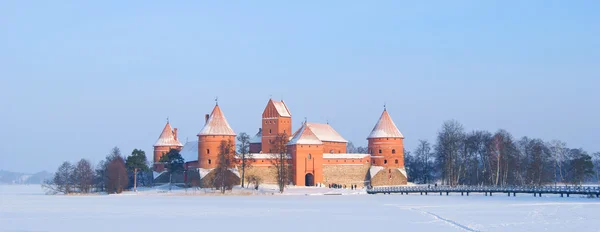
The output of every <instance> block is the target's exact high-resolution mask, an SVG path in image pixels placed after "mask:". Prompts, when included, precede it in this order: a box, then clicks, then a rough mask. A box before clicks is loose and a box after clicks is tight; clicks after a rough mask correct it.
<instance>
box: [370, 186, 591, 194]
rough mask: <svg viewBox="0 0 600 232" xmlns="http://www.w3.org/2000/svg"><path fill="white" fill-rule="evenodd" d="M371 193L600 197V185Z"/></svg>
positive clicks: (399, 189)
mask: <svg viewBox="0 0 600 232" xmlns="http://www.w3.org/2000/svg"><path fill="white" fill-rule="evenodd" d="M367 193H369V194H379V193H382V194H392V193H395V194H402V195H403V194H406V195H408V194H411V193H412V194H421V195H428V194H432V193H433V194H439V195H443V194H446V195H449V194H450V193H460V194H461V196H464V195H467V196H469V193H483V194H485V195H486V196H493V195H494V194H506V195H507V196H509V197H510V196H511V195H512V196H513V197H515V196H517V193H527V194H533V196H534V197H538V196H539V197H541V196H542V195H543V194H557V195H560V197H564V196H566V197H569V196H571V195H589V196H595V197H600V187H586V186H583V187H579V186H556V187H554V186H512V187H494V186H397V187H373V188H371V189H368V190H367Z"/></svg>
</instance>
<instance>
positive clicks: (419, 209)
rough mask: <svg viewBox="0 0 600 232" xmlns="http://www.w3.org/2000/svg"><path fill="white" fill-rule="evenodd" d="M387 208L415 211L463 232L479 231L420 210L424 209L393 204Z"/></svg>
mask: <svg viewBox="0 0 600 232" xmlns="http://www.w3.org/2000/svg"><path fill="white" fill-rule="evenodd" d="M387 206H394V207H397V208H400V209H406V210H412V211H417V212H420V213H421V214H424V215H428V216H431V217H433V218H434V219H435V220H436V221H440V222H443V223H446V224H448V225H450V226H453V227H455V228H458V229H462V230H464V231H475V232H478V231H479V230H476V229H473V228H471V227H469V226H467V225H463V224H460V223H458V222H456V221H454V220H451V219H448V218H444V217H442V216H440V215H437V214H435V213H432V212H429V211H427V210H423V209H422V208H426V207H414V206H413V207H407V206H400V205H393V204H387Z"/></svg>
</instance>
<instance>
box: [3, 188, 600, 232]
mask: <svg viewBox="0 0 600 232" xmlns="http://www.w3.org/2000/svg"><path fill="white" fill-rule="evenodd" d="M324 193H337V194H343V195H324ZM196 194H198V193H196ZM215 229H216V230H219V229H220V230H222V231H303V232H306V231H407V230H414V231H600V200H598V199H588V198H582V197H571V198H559V197H556V196H545V197H543V198H534V197H533V196H531V195H523V194H521V196H519V195H517V197H507V196H506V195H494V196H493V197H486V196H482V195H472V196H469V197H467V196H460V195H454V196H452V195H451V196H439V195H429V196H420V195H409V196H406V195H365V194H364V192H363V191H351V190H329V189H320V188H294V189H291V190H290V191H289V193H288V195H284V196H281V195H273V196H270V195H269V196H265V195H262V196H198V195H194V194H193V193H192V192H190V191H188V192H185V191H182V190H177V191H174V192H172V193H165V192H163V191H158V190H145V191H142V192H140V193H138V194H134V193H128V194H122V195H95V196H47V195H44V193H43V191H42V190H41V188H40V186H36V185H0V231H61V232H65V231H86V232H88V231H207V230H215Z"/></svg>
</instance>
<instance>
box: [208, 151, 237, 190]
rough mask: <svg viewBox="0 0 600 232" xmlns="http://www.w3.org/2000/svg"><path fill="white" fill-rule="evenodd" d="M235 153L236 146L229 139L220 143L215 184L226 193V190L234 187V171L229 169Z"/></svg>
mask: <svg viewBox="0 0 600 232" xmlns="http://www.w3.org/2000/svg"><path fill="white" fill-rule="evenodd" d="M234 155H235V147H234V145H233V143H232V142H231V141H229V140H227V141H226V140H223V141H221V144H219V156H218V160H217V167H216V168H215V179H214V184H213V185H214V186H215V187H216V188H217V189H219V190H220V191H221V193H223V194H224V193H225V191H226V190H230V189H231V188H232V187H233V184H234V180H233V178H234V177H233V173H231V171H229V168H230V167H231V162H232V161H233V158H234Z"/></svg>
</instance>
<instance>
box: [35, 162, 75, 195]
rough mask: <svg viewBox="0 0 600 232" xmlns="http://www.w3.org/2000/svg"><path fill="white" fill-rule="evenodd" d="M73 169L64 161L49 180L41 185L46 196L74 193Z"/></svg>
mask: <svg viewBox="0 0 600 232" xmlns="http://www.w3.org/2000/svg"><path fill="white" fill-rule="evenodd" d="M73 170H74V167H73V165H72V164H71V163H69V162H67V161H65V162H63V163H62V164H61V165H60V166H59V167H58V170H56V172H55V173H54V177H53V178H52V179H51V180H46V181H44V183H43V184H42V188H44V189H46V192H47V193H48V194H56V193H62V194H70V193H72V192H73V191H74V182H75V181H74V175H73Z"/></svg>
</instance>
